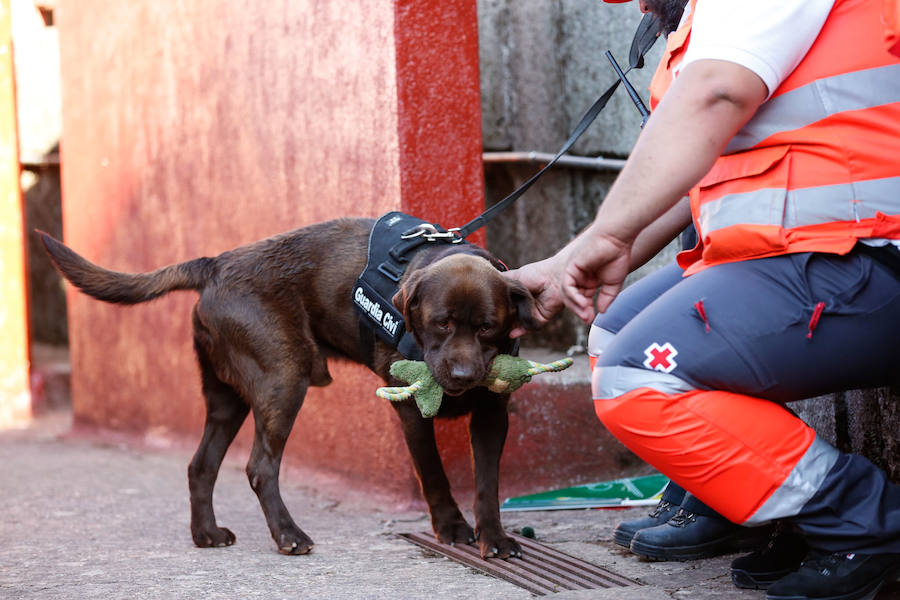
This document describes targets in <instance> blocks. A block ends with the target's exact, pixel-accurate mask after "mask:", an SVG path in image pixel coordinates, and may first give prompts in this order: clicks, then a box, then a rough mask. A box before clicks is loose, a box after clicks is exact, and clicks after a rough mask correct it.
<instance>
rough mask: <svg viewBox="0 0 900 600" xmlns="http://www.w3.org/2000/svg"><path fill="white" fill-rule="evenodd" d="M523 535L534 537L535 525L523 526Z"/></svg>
mask: <svg viewBox="0 0 900 600" xmlns="http://www.w3.org/2000/svg"><path fill="white" fill-rule="evenodd" d="M522 537H527V538H530V539H534V527H529V526H528V525H526V526H525V527H523V528H522Z"/></svg>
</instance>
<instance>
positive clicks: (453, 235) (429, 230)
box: [400, 223, 463, 244]
mask: <svg viewBox="0 0 900 600" xmlns="http://www.w3.org/2000/svg"><path fill="white" fill-rule="evenodd" d="M417 237H422V238H424V239H426V240H428V241H429V242H435V241H437V240H450V243H451V244H458V243H460V242H461V241H463V238H462V237H460V235H459V227H454V228H452V229H448V230H447V231H438V229H437V227H435V226H434V225H432V224H431V223H422V224H421V225H418V226H416V227H415V228H414V229H410V230H409V231H407V232H406V233H404V234H403V235H401V236H400V239H401V240H411V239H414V238H417Z"/></svg>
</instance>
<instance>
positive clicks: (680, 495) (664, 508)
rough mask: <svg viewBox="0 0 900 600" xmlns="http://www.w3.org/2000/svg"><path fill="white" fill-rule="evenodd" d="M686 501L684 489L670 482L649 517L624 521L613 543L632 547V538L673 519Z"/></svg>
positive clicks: (614, 534)
mask: <svg viewBox="0 0 900 600" xmlns="http://www.w3.org/2000/svg"><path fill="white" fill-rule="evenodd" d="M683 499H684V489H683V488H681V487H679V486H678V485H677V484H675V483H672V482H669V484H668V485H667V486H666V489H665V490H663V493H662V497H661V498H660V501H659V503H658V504H657V505H656V508H654V509H653V510H652V511H651V512H650V514H649V515H647V516H646V517H642V518H640V519H632V520H630V521H622V522H621V523H619V525H618V527H616V529H615V531H613V541H614V542H615V543H617V544H618V545H620V546H624V547H626V548H630V547H631V538H633V537H634V534H635V533H637V532H638V531H640V530H641V529H647V528H648V527H656V526H657V525H662V524H663V523H665V522H666V521H668V520H669V519H671V518H672V517H673V516H674V515H675V513H676V512H677V511H678V508H679V507H680V505H681V501H682V500H683Z"/></svg>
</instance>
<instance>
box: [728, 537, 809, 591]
mask: <svg viewBox="0 0 900 600" xmlns="http://www.w3.org/2000/svg"><path fill="white" fill-rule="evenodd" d="M806 552H807V545H806V540H805V539H804V538H803V536H802V535H800V534H799V533H797V532H795V531H793V530H791V529H788V528H787V527H784V526H781V525H780V524H778V525H776V526H775V531H773V532H772V536H771V537H770V538H769V543H768V544H767V545H766V546H765V547H764V548H761V549H759V550H757V551H756V552H753V553H752V554H748V555H746V556H741V557H739V558H736V559H734V560H733V561H732V562H731V580H732V581H733V582H734V585H735V586H737V587H739V588H745V589H751V590H764V589H767V588H768V587H769V586H770V585H772V584H773V583H775V582H776V581H778V580H779V579H781V578H782V577H784V576H786V575H789V574H790V573H793V572H794V571H796V570H797V569H799V568H800V563H802V562H803V559H804V557H806Z"/></svg>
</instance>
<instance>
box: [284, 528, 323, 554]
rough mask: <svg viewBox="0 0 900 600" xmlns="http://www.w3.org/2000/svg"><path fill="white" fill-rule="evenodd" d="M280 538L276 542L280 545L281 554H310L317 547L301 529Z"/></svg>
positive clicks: (286, 533)
mask: <svg viewBox="0 0 900 600" xmlns="http://www.w3.org/2000/svg"><path fill="white" fill-rule="evenodd" d="M278 537H279V539H277V540H275V541H276V542H277V543H278V551H279V552H280V553H281V554H288V555H297V554H308V553H309V551H310V550H312V549H313V546H314V545H315V543H314V542H313V541H312V539H311V538H310V537H309V536H308V535H306V534H305V533H303V532H302V531H300V530H299V529H297V530H296V531H291V532H285V533H282V534H281V535H280V536H278Z"/></svg>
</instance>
